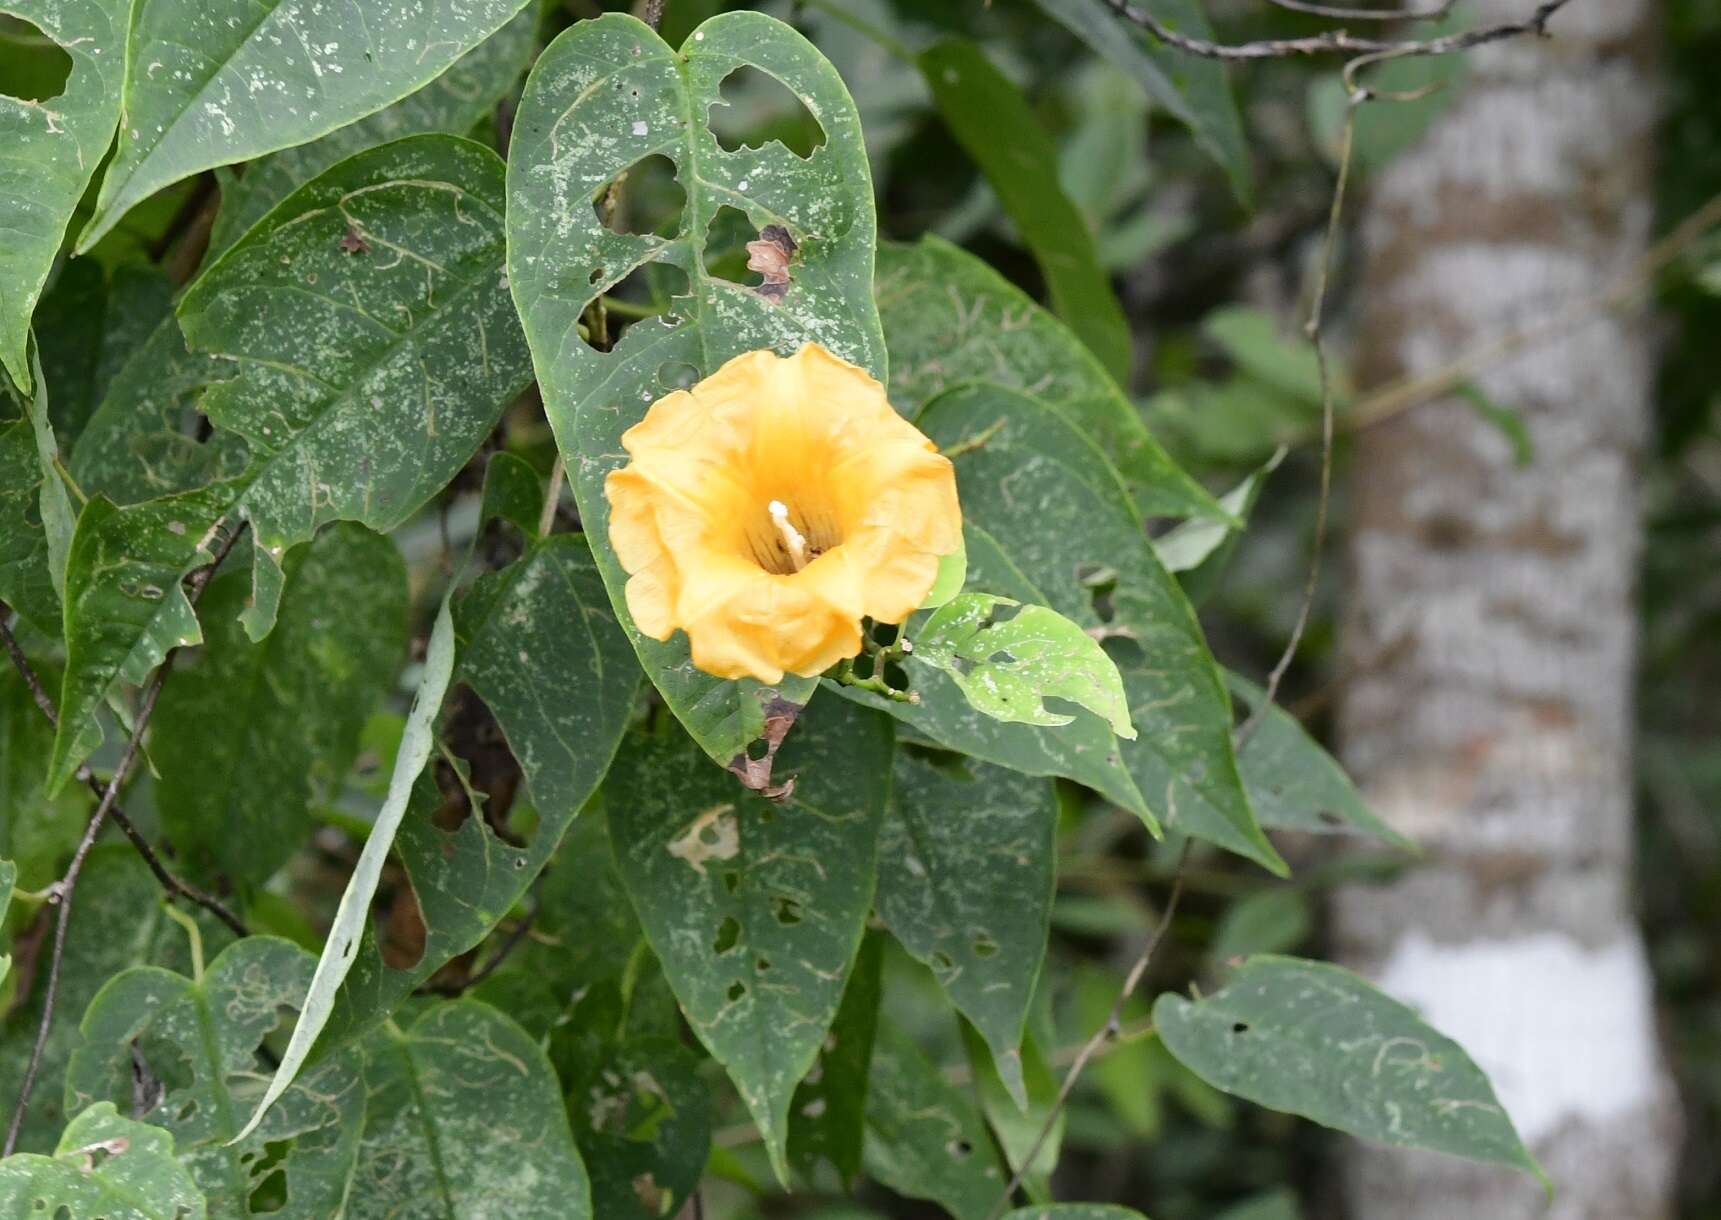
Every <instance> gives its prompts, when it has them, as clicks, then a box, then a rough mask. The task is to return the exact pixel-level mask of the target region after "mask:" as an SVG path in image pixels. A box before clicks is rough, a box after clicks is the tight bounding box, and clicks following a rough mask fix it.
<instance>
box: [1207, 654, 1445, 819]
mask: <svg viewBox="0 0 1721 1220" xmlns="http://www.w3.org/2000/svg"><path fill="white" fill-rule="evenodd" d="M1225 684H1226V685H1227V686H1229V687H1230V688H1231V693H1232V694H1234V695H1236V696H1237V701H1238V702H1239V703H1241V704H1242V705H1243V707H1244V708H1245V709H1247V711H1248V712H1249V713H1250V714H1251V715H1254V714H1255V713H1256V710H1257V709H1258V708H1259V707H1260V706H1261V702H1262V700H1263V699H1265V698H1266V692H1265V691H1263V690H1262V689H1261V688H1260V687H1259V686H1256V685H1255V684H1254V683H1253V682H1251V681H1249V680H1248V679H1247V678H1244V677H1241V676H1240V675H1238V674H1234V673H1230V672H1227V673H1226V675H1225ZM1237 766H1238V769H1239V770H1240V771H1241V772H1242V775H1243V783H1244V785H1245V786H1246V787H1247V788H1248V789H1249V799H1250V801H1251V802H1252V803H1253V804H1254V806H1255V810H1256V812H1257V813H1258V814H1259V815H1260V818H1261V825H1263V826H1271V827H1273V828H1274V829H1277V830H1301V831H1304V832H1307V833H1311V834H1357V835H1370V836H1372V837H1374V838H1377V839H1385V840H1386V841H1387V842H1388V843H1391V844H1392V845H1393V846H1395V847H1402V848H1405V849H1407V850H1411V851H1414V850H1415V849H1416V844H1415V843H1414V842H1413V841H1412V840H1410V839H1407V838H1406V837H1405V836H1404V835H1402V834H1400V833H1399V832H1398V831H1396V830H1394V829H1393V828H1392V827H1391V826H1388V825H1387V824H1386V823H1385V822H1383V821H1381V819H1380V818H1379V816H1378V815H1376V814H1375V812H1374V810H1372V809H1370V808H1369V807H1368V805H1367V804H1366V803H1365V802H1364V801H1363V799H1362V796H1361V795H1360V794H1359V793H1358V792H1357V790H1356V785H1355V784H1353V783H1352V782H1351V778H1350V776H1348V775H1346V774H1345V770H1344V768H1343V767H1341V766H1339V764H1338V762H1337V760H1336V759H1334V758H1333V756H1332V755H1331V754H1328V753H1327V752H1326V750H1324V749H1322V748H1321V745H1320V743H1319V742H1317V741H1316V740H1315V739H1314V738H1313V737H1310V736H1309V734H1308V732H1307V730H1305V729H1304V728H1303V726H1302V725H1301V724H1298V723H1297V718H1296V717H1295V716H1293V715H1291V713H1289V712H1287V711H1286V710H1285V709H1284V708H1282V707H1280V706H1279V705H1278V704H1276V703H1275V704H1274V705H1273V706H1271V707H1269V708H1268V709H1267V710H1266V712H1265V713H1264V714H1262V715H1261V718H1260V719H1259V720H1258V721H1257V722H1256V724H1255V729H1254V732H1253V733H1251V734H1250V736H1249V740H1248V741H1246V742H1244V743H1243V745H1242V747H1241V748H1240V749H1239V750H1238V751H1237Z"/></svg>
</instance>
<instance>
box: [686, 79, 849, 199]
mask: <svg viewBox="0 0 1721 1220" xmlns="http://www.w3.org/2000/svg"><path fill="white" fill-rule="evenodd" d="M718 96H719V100H718V101H716V102H713V103H712V106H711V111H710V114H709V115H708V116H707V119H706V122H707V123H708V124H709V126H710V127H711V133H712V134H713V135H715V136H716V137H717V142H718V143H719V144H721V145H722V146H723V147H724V148H725V149H727V150H728V151H730V152H736V151H738V150H739V149H742V148H760V147H762V146H764V145H765V144H768V143H770V142H771V141H772V140H776V141H777V142H778V143H780V144H782V145H783V146H784V147H785V148H787V149H788V150H789V151H790V152H792V153H794V154H795V155H796V156H797V157H801V158H803V159H805V158H807V157H810V156H812V155H813V150H814V149H817V148H821V147H823V145H824V143H825V129H824V127H823V126H822V125H820V123H819V120H818V119H816V118H814V117H813V112H812V111H811V110H809V109H807V104H806V103H805V102H803V101H802V100H801V99H800V98H799V97H797V96H796V95H795V92H794V91H793V90H792V89H790V88H789V86H787V85H785V84H784V83H783V82H782V81H780V80H778V79H777V78H776V77H775V76H772V75H771V74H770V73H769V72H765V71H762V70H760V69H758V68H755V67H752V66H750V65H746V64H743V65H742V66H741V67H739V68H736V69H735V71H733V72H731V73H730V74H729V75H728V76H726V77H724V78H723V84H722V85H721V86H720V88H719V95H718ZM743 189H744V188H743Z"/></svg>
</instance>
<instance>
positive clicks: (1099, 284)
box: [920, 38, 1135, 386]
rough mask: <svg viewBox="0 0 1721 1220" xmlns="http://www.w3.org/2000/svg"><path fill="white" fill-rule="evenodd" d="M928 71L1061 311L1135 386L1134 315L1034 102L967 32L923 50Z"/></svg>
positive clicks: (1117, 377) (950, 120)
mask: <svg viewBox="0 0 1721 1220" xmlns="http://www.w3.org/2000/svg"><path fill="white" fill-rule="evenodd" d="M920 70H921V73H922V75H924V76H925V77H926V84H927V88H929V89H930V90H931V91H932V97H933V100H934V101H935V102H936V103H937V105H938V110H939V113H940V114H942V115H943V116H944V122H945V124H946V125H947V126H948V127H949V128H950V130H951V133H952V134H953V135H955V137H956V140H957V142H958V143H959V144H961V145H962V147H963V149H964V150H966V151H967V153H968V155H969V156H970V157H972V158H973V159H974V160H975V161H976V162H977V163H978V164H979V166H980V169H981V172H982V173H984V174H985V175H986V181H987V182H988V183H990V184H991V186H992V189H993V191H994V192H995V193H996V194H997V196H998V200H999V202H1000V203H1002V204H1003V206H1004V212H1005V214H1006V215H1008V216H1009V217H1010V220H1011V221H1012V222H1013V223H1014V224H1015V226H1016V231H1017V232H1018V233H1020V234H1021V235H1022V240H1023V241H1025V242H1026V243H1027V245H1028V248H1029V249H1030V250H1031V251H1033V254H1034V259H1035V261H1036V262H1037V263H1038V264H1039V267H1040V273H1041V274H1042V275H1043V276H1044V277H1045V280H1046V287H1047V291H1048V292H1049V293H1050V295H1051V299H1052V309H1053V310H1054V312H1056V313H1057V314H1058V316H1059V317H1061V318H1063V320H1064V321H1065V322H1066V323H1067V324H1068V325H1069V327H1070V329H1071V330H1073V331H1075V332H1076V334H1078V335H1080V336H1081V337H1082V341H1083V342H1084V343H1086V344H1087V345H1088V348H1089V349H1090V350H1091V351H1092V352H1093V353H1094V355H1095V356H1097V357H1098V358H1099V362H1100V363H1101V364H1102V365H1104V366H1105V368H1106V371H1107V372H1108V373H1110V374H1111V377H1112V380H1114V381H1115V382H1117V384H1118V385H1120V386H1123V385H1128V384H1129V379H1130V373H1131V372H1132V371H1133V368H1134V364H1135V359H1134V353H1133V352H1132V351H1131V344H1130V333H1129V322H1128V321H1127V320H1126V319H1125V318H1124V316H1123V306H1121V305H1120V304H1118V299H1117V295H1116V294H1115V293H1114V292H1113V291H1112V288H1111V281H1110V279H1109V278H1108V277H1107V276H1106V273H1105V271H1104V269H1103V268H1101V267H1100V264H1099V255H1098V253H1097V252H1096V251H1095V249H1094V239H1093V234H1092V233H1090V232H1089V231H1088V226H1087V221H1086V220H1084V219H1083V218H1082V214H1081V213H1080V212H1079V211H1077V210H1076V205H1075V204H1073V203H1071V202H1070V199H1069V196H1067V195H1065V194H1064V190H1063V187H1062V186H1060V185H1059V184H1058V150H1057V147H1056V146H1055V145H1054V144H1053V143H1052V138H1051V137H1050V136H1049V135H1047V134H1046V129H1045V128H1044V127H1042V126H1041V125H1040V120H1039V118H1038V116H1036V115H1035V114H1034V111H1033V108H1032V107H1031V106H1029V105H1028V101H1027V99H1026V98H1024V97H1023V96H1022V93H1021V91H1020V90H1019V89H1017V88H1016V86H1015V85H1014V84H1013V83H1011V81H1010V78H1009V77H1007V76H1005V75H1004V74H1003V73H1002V72H1000V71H998V69H997V68H996V67H994V66H993V65H992V61H991V60H989V59H988V58H986V52H984V51H982V50H981V49H980V47H979V46H977V45H976V44H975V43H973V42H971V41H969V40H968V39H966V38H944V39H941V40H940V41H939V42H937V43H935V44H933V45H932V46H931V47H928V48H927V49H926V50H925V51H922V52H921V54H920Z"/></svg>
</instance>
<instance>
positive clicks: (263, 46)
mask: <svg viewBox="0 0 1721 1220" xmlns="http://www.w3.org/2000/svg"><path fill="white" fill-rule="evenodd" d="M526 4H527V0H361V2H360V3H355V4H347V5H333V4H321V3H318V2H317V0H280V2H279V3H275V4H271V5H268V6H263V5H258V6H257V7H255V8H253V9H252V10H250V11H249V12H247V13H246V14H245V15H244V17H243V18H241V17H240V16H239V15H236V14H230V13H228V12H225V11H223V10H221V9H213V8H208V7H205V6H203V5H200V4H198V3H197V2H196V0H137V12H136V14H135V15H134V17H133V19H132V26H131V40H130V46H129V48H128V55H127V63H128V64H129V65H130V66H131V69H132V70H131V71H130V72H128V73H127V76H126V82H125V94H124V98H125V109H124V114H125V122H124V123H123V124H121V126H120V133H119V143H118V146H117V147H116V149H115V150H114V155H113V159H112V160H111V161H110V162H109V164H108V168H107V173H106V175H105V176H104V177H103V179H102V189H101V193H100V194H99V195H98V196H97V198H96V210H95V215H94V216H92V217H91V218H90V222H89V223H88V224H87V225H85V226H84V230H83V232H82V233H81V234H80V235H79V237H78V249H79V251H80V252H81V251H85V250H88V249H89V248H90V247H91V246H92V245H94V244H95V242H96V240H97V239H98V238H100V237H101V236H102V234H104V233H106V232H107V231H108V230H109V229H111V228H112V227H113V226H114V225H115V224H116V223H118V221H119V218H120V217H121V216H123V215H124V214H125V212H126V211H127V209H129V208H130V207H132V205H133V204H136V203H138V202H140V201H141V200H144V199H147V198H148V197H149V196H150V195H153V194H154V193H155V192H156V191H158V190H160V189H161V188H162V187H164V186H168V185H169V184H171V183H174V182H178V181H179V180H180V179H181V178H185V177H188V176H189V175H191V174H195V173H197V172H198V171H199V170H205V169H211V168H213V167H215V166H217V165H231V164H233V163H234V162H236V161H245V160H248V159H250V158H252V157H257V156H261V155H262V154H264V153H269V152H275V151H276V150H278V149H282V148H291V147H292V146H294V145H295V144H303V143H305V142H306V141H308V140H313V139H315V138H316V137H318V136H320V135H323V134H325V133H327V132H331V131H334V130H335V129H336V128H338V127H344V126H346V125H347V124H348V123H351V122H353V121H355V120H357V119H361V118H363V117H364V116H366V115H368V114H372V113H374V112H375V111H378V110H381V109H382V108H383V107H384V106H388V105H390V104H391V103H393V102H397V101H399V100H400V99H401V98H403V97H405V96H406V95H407V94H409V93H411V92H413V91H414V90H416V89H418V88H419V87H420V86H422V85H425V84H427V83H428V82H430V81H432V80H434V79H436V77H438V76H440V75H441V74H442V73H443V72H444V71H445V70H446V69H447V68H448V66H449V65H450V64H452V63H454V62H455V61H456V60H457V59H459V58H460V56H461V55H462V54H464V53H465V52H466V51H467V50H469V49H470V48H472V47H474V46H477V45H478V44H479V43H480V42H482V41H483V40H484V39H485V38H487V37H489V36H490V35H491V34H492V33H494V32H495V31H496V30H498V29H500V28H501V27H502V25H503V24H504V23H505V22H506V21H507V20H508V19H509V18H511V17H512V16H514V14H515V13H517V12H519V11H520V10H521V9H522V8H524V7H525V6H526ZM111 92H112V95H113V97H114V99H115V100H118V98H119V89H118V84H117V81H116V82H115V83H114V85H113V86H111Z"/></svg>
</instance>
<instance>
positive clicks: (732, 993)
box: [725, 983, 747, 1004]
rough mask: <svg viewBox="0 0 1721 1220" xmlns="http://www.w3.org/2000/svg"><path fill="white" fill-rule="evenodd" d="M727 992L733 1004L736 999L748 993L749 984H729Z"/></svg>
mask: <svg viewBox="0 0 1721 1220" xmlns="http://www.w3.org/2000/svg"><path fill="white" fill-rule="evenodd" d="M725 994H727V995H728V997H729V1002H730V1003H731V1004H733V1003H734V1002H735V1001H736V1000H739V999H740V998H741V997H742V996H744V995H746V994H747V985H746V984H745V983H731V984H729V990H728V992H726V993H725Z"/></svg>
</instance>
